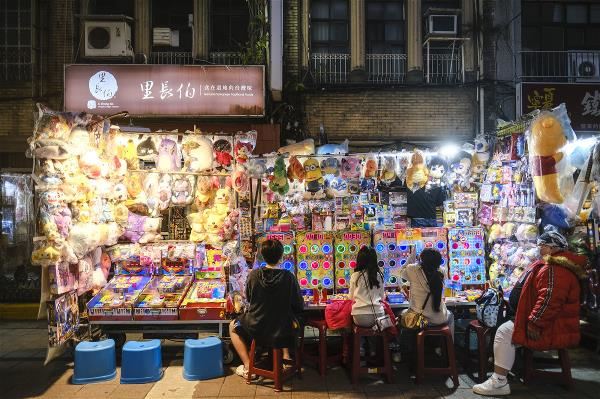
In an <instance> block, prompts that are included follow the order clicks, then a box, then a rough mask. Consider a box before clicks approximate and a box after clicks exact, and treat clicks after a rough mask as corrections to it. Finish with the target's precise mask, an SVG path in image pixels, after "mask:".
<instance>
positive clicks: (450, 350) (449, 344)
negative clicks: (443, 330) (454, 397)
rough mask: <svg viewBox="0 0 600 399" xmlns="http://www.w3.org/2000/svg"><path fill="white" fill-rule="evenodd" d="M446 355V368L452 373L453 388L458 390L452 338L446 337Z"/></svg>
mask: <svg viewBox="0 0 600 399" xmlns="http://www.w3.org/2000/svg"><path fill="white" fill-rule="evenodd" d="M446 353H447V354H448V366H449V367H450V372H451V373H452V381H453V382H454V388H458V370H457V369H456V355H455V353H454V342H453V341H452V336H450V335H448V336H446Z"/></svg>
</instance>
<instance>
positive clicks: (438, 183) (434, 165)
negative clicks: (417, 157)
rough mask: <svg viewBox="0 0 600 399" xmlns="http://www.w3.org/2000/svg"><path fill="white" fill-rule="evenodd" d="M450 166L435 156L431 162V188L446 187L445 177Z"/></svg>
mask: <svg viewBox="0 0 600 399" xmlns="http://www.w3.org/2000/svg"><path fill="white" fill-rule="evenodd" d="M447 169H448V164H447V163H446V161H445V160H444V159H443V158H441V157H437V156H434V157H432V158H431V159H430V160H429V182H428V184H429V186H431V187H442V186H443V185H444V176H445V175H446V170H447Z"/></svg>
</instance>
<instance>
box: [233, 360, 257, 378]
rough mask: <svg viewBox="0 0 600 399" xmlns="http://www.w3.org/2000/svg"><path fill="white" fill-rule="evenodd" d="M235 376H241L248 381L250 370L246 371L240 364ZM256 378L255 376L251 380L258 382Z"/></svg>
mask: <svg viewBox="0 0 600 399" xmlns="http://www.w3.org/2000/svg"><path fill="white" fill-rule="evenodd" d="M235 374H237V375H239V376H240V377H242V378H243V379H247V378H248V370H246V368H245V367H244V365H243V364H240V365H239V366H237V368H236V369H235ZM256 378H257V377H256V376H255V375H253V376H252V377H251V378H250V379H251V380H256Z"/></svg>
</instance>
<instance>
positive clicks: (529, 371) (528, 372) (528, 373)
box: [523, 348, 533, 384]
mask: <svg viewBox="0 0 600 399" xmlns="http://www.w3.org/2000/svg"><path fill="white" fill-rule="evenodd" d="M523 355H524V358H525V359H524V360H525V362H524V363H525V364H524V367H525V370H524V373H523V382H524V383H525V384H529V383H530V382H531V380H533V352H532V351H530V350H529V349H526V348H525V349H524V350H523Z"/></svg>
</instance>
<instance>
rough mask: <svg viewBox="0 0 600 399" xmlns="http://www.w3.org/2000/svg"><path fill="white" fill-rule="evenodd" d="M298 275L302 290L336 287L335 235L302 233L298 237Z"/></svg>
mask: <svg viewBox="0 0 600 399" xmlns="http://www.w3.org/2000/svg"><path fill="white" fill-rule="evenodd" d="M296 248H297V254H296V257H297V260H298V262H297V265H298V272H297V274H296V276H297V278H298V283H299V284H300V289H303V290H306V289H312V288H326V289H333V286H334V278H335V276H334V265H333V262H334V258H333V252H334V249H333V233H331V232H328V231H324V232H318V231H301V232H298V233H297V235H296Z"/></svg>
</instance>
